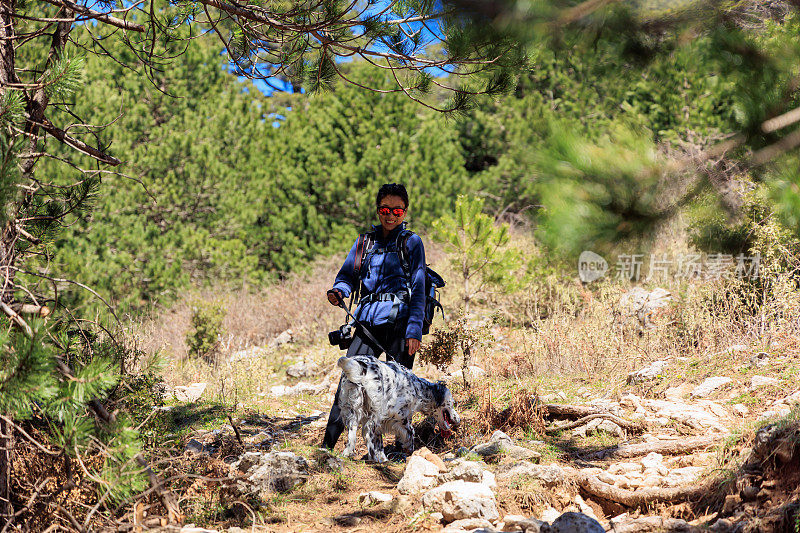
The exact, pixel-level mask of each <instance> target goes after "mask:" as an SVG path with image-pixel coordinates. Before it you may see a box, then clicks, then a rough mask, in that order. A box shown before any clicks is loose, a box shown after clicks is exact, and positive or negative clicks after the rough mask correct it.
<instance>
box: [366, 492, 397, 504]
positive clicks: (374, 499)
mask: <svg viewBox="0 0 800 533" xmlns="http://www.w3.org/2000/svg"><path fill="white" fill-rule="evenodd" d="M392 499H393V497H392V495H391V494H386V493H384V492H378V491H376V490H373V491H371V492H362V493H361V494H359V495H358V503H360V504H361V505H363V506H365V507H369V506H371V505H378V504H379V503H386V502H390V501H392Z"/></svg>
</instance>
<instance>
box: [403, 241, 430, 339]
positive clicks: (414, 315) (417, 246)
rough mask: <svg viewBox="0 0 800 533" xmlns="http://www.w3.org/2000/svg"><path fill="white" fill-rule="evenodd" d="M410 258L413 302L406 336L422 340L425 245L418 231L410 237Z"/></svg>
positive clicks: (424, 297)
mask: <svg viewBox="0 0 800 533" xmlns="http://www.w3.org/2000/svg"><path fill="white" fill-rule="evenodd" d="M408 256H409V257H408V258H409V266H410V268H411V303H410V305H409V313H408V325H407V326H406V338H407V339H417V340H422V319H423V317H424V316H425V299H426V295H425V247H424V246H423V245H422V239H421V238H420V237H419V235H417V234H416V233H415V234H413V235H411V237H409V238H408Z"/></svg>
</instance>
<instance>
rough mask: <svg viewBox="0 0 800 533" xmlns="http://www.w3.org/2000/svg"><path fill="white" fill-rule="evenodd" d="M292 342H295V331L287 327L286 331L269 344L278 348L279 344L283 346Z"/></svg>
mask: <svg viewBox="0 0 800 533" xmlns="http://www.w3.org/2000/svg"><path fill="white" fill-rule="evenodd" d="M290 342H294V333H293V332H292V330H291V329H287V330H286V331H283V332H281V334H280V335H278V336H277V337H275V338H274V339H272V340H271V341H269V345H270V347H272V348H278V347H279V346H283V345H284V344H289V343H290Z"/></svg>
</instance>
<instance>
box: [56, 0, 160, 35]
mask: <svg viewBox="0 0 800 533" xmlns="http://www.w3.org/2000/svg"><path fill="white" fill-rule="evenodd" d="M44 1H45V2H47V3H48V4H52V5H54V6H56V7H61V8H66V9H70V10H72V11H74V12H76V13H80V14H81V15H84V16H86V17H88V18H92V19H96V20H98V21H100V22H103V23H105V24H109V25H111V26H116V27H117V28H121V29H123V30H130V31H135V32H140V33H143V32H144V31H145V30H144V26H142V25H141V24H136V23H134V22H129V21H127V20H122V19H118V18H116V17H112V16H110V15H108V14H106V13H100V12H98V11H94V10H92V9H89V8H88V7H85V6H82V5H79V4H76V3H75V2H70V1H69V0H44Z"/></svg>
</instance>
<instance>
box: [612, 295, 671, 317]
mask: <svg viewBox="0 0 800 533" xmlns="http://www.w3.org/2000/svg"><path fill="white" fill-rule="evenodd" d="M671 299H672V296H671V295H670V293H669V291H668V290H666V289H662V288H657V289H653V290H652V291H648V290H647V289H644V288H642V287H634V288H632V289H631V290H629V291H628V292H626V293H625V294H623V295H622V297H621V298H620V300H619V308H620V309H619V311H620V315H621V316H622V318H623V319H624V318H627V317H631V316H635V317H636V318H637V319H638V320H639V323H640V324H641V325H642V326H649V325H650V318H651V316H652V314H653V312H654V311H656V310H657V309H660V308H662V307H667V306H668V305H669V302H670V300H671Z"/></svg>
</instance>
